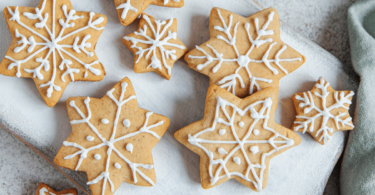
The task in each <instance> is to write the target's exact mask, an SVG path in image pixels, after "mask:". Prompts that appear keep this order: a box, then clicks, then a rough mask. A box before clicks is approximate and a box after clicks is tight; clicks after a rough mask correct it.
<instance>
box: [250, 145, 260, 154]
mask: <svg viewBox="0 0 375 195" xmlns="http://www.w3.org/2000/svg"><path fill="white" fill-rule="evenodd" d="M250 151H251V152H252V153H253V154H256V153H258V152H259V147H258V146H251V147H250Z"/></svg>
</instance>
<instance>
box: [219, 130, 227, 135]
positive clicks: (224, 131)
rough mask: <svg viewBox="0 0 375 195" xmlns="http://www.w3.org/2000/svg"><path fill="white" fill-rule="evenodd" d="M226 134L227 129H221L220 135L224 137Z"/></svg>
mask: <svg viewBox="0 0 375 195" xmlns="http://www.w3.org/2000/svg"><path fill="white" fill-rule="evenodd" d="M226 132H227V130H225V129H220V130H219V134H220V135H224V134H225V133H226Z"/></svg>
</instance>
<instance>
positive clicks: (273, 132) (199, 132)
mask: <svg viewBox="0 0 375 195" xmlns="http://www.w3.org/2000/svg"><path fill="white" fill-rule="evenodd" d="M277 100H278V90H277V88H267V89H264V90H261V91H259V92H256V93H254V94H253V95H251V96H249V97H247V98H244V99H241V98H238V97H237V96H235V95H233V94H232V93H230V92H228V91H226V90H225V89H222V88H220V87H219V86H216V85H211V86H210V87H209V89H208V94H207V99H206V107H205V114H204V118H203V119H202V120H200V121H197V122H195V123H193V124H190V125H188V126H186V127H184V128H182V129H181V130H179V131H177V132H176V133H175V138H176V139H177V140H178V141H179V142H181V143H182V144H183V145H185V146H186V147H188V148H189V149H190V150H192V151H193V152H195V153H197V154H199V156H200V159H201V160H200V171H201V183H202V187H203V188H204V189H208V188H212V187H215V186H217V185H219V184H221V183H224V182H225V181H227V180H229V179H231V178H234V179H236V180H238V181H239V182H241V183H242V184H243V185H245V186H247V187H249V188H251V189H253V190H255V191H261V190H263V189H264V188H265V187H266V185H267V178H268V174H272V173H268V172H269V165H270V161H271V159H272V158H273V157H274V156H276V155H278V154H280V153H282V152H284V151H286V150H288V149H290V148H292V147H294V146H297V145H298V144H299V143H300V142H301V139H300V137H299V136H298V135H297V134H296V133H294V132H293V131H291V130H290V129H287V128H285V127H283V126H281V125H279V124H277V123H275V121H274V118H275V111H276V108H277ZM272 163H277V160H276V161H273V162H272ZM280 179H282V178H280ZM271 185H277V183H273V184H271Z"/></svg>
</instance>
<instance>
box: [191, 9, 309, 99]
mask: <svg viewBox="0 0 375 195" xmlns="http://www.w3.org/2000/svg"><path fill="white" fill-rule="evenodd" d="M209 28H210V36H211V39H210V40H209V41H207V42H206V43H204V44H202V45H201V46H197V47H196V49H194V50H192V51H190V52H189V53H188V54H187V55H186V56H185V60H186V61H187V62H188V64H189V67H191V68H192V69H194V70H197V71H200V72H202V73H203V74H205V75H208V76H209V77H210V81H211V83H213V84H215V85H219V86H220V87H222V88H225V89H227V90H228V91H231V92H232V93H233V94H235V95H237V96H239V97H246V96H248V95H249V94H253V93H254V92H256V91H259V90H261V89H264V88H267V87H278V84H279V80H280V79H281V78H282V77H284V76H285V75H287V74H289V73H291V72H293V71H294V70H296V69H297V68H298V67H300V66H301V65H302V64H303V63H304V62H305V58H304V57H303V56H302V55H301V54H299V53H298V52H296V51H295V50H294V49H292V48H291V47H289V46H287V45H286V44H284V43H283V42H282V41H281V40H280V22H279V17H278V14H277V11H276V10H275V9H273V8H269V9H265V10H263V11H260V12H258V13H256V14H254V15H252V16H250V17H248V18H244V17H241V16H239V15H237V14H234V13H232V12H230V11H226V10H223V9H219V8H214V9H212V11H211V16H210V26H209Z"/></svg>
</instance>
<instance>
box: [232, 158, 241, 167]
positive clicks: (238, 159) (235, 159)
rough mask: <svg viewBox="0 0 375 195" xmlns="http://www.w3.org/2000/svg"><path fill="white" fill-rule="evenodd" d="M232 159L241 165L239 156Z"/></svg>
mask: <svg viewBox="0 0 375 195" xmlns="http://www.w3.org/2000/svg"><path fill="white" fill-rule="evenodd" d="M233 161H234V162H235V163H236V164H238V165H241V159H240V158H239V157H234V158H233Z"/></svg>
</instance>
